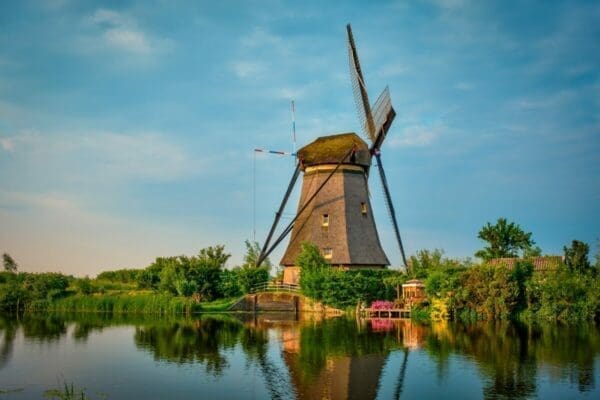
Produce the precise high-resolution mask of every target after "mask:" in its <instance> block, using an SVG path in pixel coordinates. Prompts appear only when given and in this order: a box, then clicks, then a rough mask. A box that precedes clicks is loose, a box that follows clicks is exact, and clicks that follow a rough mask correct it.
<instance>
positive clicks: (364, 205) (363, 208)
mask: <svg viewBox="0 0 600 400" xmlns="http://www.w3.org/2000/svg"><path fill="white" fill-rule="evenodd" d="M360 212H361V214H362V215H367V203H365V202H364V201H363V202H362V203H360Z"/></svg>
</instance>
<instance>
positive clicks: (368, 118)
mask: <svg viewBox="0 0 600 400" xmlns="http://www.w3.org/2000/svg"><path fill="white" fill-rule="evenodd" d="M346 31H347V32H348V62H349V64H350V80H351V82H352V93H353V94H354V102H355V104H356V111H357V112H358V118H359V120H360V125H361V128H362V130H363V133H364V134H365V136H366V137H367V138H369V139H370V140H371V143H375V139H376V131H375V122H374V121H373V114H372V112H371V105H370V103H369V95H368V94H367V86H366V85H365V80H364V78H363V75H362V70H361V68H360V61H359V60H358V53H357V52H356V46H355V44H354V36H353V35H352V27H351V26H350V24H348V25H346Z"/></svg>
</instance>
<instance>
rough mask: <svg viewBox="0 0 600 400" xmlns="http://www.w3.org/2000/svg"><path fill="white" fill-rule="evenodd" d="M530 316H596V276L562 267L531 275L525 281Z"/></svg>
mask: <svg viewBox="0 0 600 400" xmlns="http://www.w3.org/2000/svg"><path fill="white" fill-rule="evenodd" d="M527 299H528V305H529V312H530V315H531V316H532V317H533V318H537V319H542V320H560V321H565V322H577V321H584V320H594V319H596V320H597V319H600V277H599V276H597V275H595V274H593V273H592V272H590V271H588V272H586V273H579V272H577V271H573V270H572V269H570V268H569V267H566V266H565V267H562V268H560V269H559V270H557V271H555V272H553V273H552V274H543V275H534V276H533V279H532V280H531V281H530V282H528V283H527Z"/></svg>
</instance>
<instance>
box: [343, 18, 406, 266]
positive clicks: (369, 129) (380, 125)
mask: <svg viewBox="0 0 600 400" xmlns="http://www.w3.org/2000/svg"><path fill="white" fill-rule="evenodd" d="M346 30H347V31H348V58H349V62H350V80H351V81H352V92H353V94H354V101H355V103H356V109H357V111H358V118H359V121H360V124H361V127H362V129H363V131H364V132H365V134H366V135H367V136H368V138H369V139H370V140H371V143H372V145H371V154H373V155H375V157H376V158H377V169H378V170H379V176H380V177H381V183H382V185H383V192H384V195H385V196H384V198H385V204H386V207H387V209H388V212H389V215H390V219H391V220H392V225H393V227H394V233H395V236H396V240H397V242H398V247H399V248H400V254H401V256H402V262H403V264H404V267H407V262H406V255H405V253H404V246H403V244H402V238H401V237H400V229H399V228H398V222H397V219H396V211H395V209H394V204H393V203H392V197H391V195H390V190H389V187H388V182H387V178H386V176H385V170H384V169H383V164H382V161H381V153H380V148H381V145H382V143H383V140H384V139H385V136H386V134H387V131H388V130H389V128H390V126H391V125H392V122H393V120H394V118H395V117H396V111H394V108H393V107H392V101H391V98H390V92H389V89H388V88H387V87H386V88H385V89H384V90H383V92H382V93H381V95H380V96H379V97H378V98H377V101H376V102H375V104H374V105H373V110H371V106H370V103H369V96H368V94H367V86H366V85H365V81H364V78H363V75H362V70H361V68H360V61H359V60H358V53H357V52H356V46H355V44H354V36H353V35H352V28H351V27H350V24H348V25H346Z"/></svg>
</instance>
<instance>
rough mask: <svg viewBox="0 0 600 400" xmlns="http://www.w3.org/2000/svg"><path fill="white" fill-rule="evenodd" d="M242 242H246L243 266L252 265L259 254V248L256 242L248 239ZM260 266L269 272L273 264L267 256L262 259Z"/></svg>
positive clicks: (254, 264)
mask: <svg viewBox="0 0 600 400" xmlns="http://www.w3.org/2000/svg"><path fill="white" fill-rule="evenodd" d="M244 243H245V244H246V255H244V264H243V266H248V267H254V266H256V262H257V261H258V257H259V256H260V252H261V248H260V246H259V244H258V242H250V241H249V240H246V241H245V242H244ZM260 266H261V267H266V268H267V271H269V272H270V271H271V268H272V267H273V264H272V263H271V260H269V257H267V258H265V259H264V260H263V262H262V263H261V264H260Z"/></svg>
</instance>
